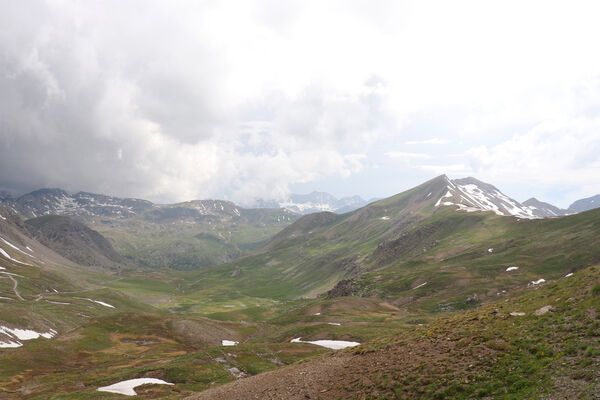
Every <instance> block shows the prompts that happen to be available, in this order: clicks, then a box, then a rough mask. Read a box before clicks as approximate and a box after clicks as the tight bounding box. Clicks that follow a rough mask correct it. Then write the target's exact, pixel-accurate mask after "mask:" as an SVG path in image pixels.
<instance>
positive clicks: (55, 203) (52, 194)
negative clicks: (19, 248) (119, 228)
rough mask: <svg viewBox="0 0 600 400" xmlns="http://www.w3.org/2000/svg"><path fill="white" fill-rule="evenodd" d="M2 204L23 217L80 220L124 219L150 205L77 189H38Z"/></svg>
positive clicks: (144, 201)
mask: <svg viewBox="0 0 600 400" xmlns="http://www.w3.org/2000/svg"><path fill="white" fill-rule="evenodd" d="M5 204H6V205H8V206H11V207H13V208H14V209H15V210H16V211H17V212H19V213H20V214H21V215H23V216H24V217H26V218H35V217H39V216H42V215H50V214H53V215H66V216H69V217H73V218H75V219H77V220H80V221H83V222H85V221H90V220H93V219H95V218H102V217H106V218H128V217H131V216H133V215H136V214H139V213H141V212H143V211H146V210H148V209H150V208H152V207H153V204H152V203H151V202H149V201H146V200H139V199H121V198H118V197H111V196H105V195H101V194H94V193H86V192H79V193H76V194H74V195H70V194H68V193H67V192H66V191H64V190H62V189H40V190H36V191H33V192H31V193H27V194H25V195H23V196H20V197H18V198H16V199H12V200H11V199H9V200H7V201H5Z"/></svg>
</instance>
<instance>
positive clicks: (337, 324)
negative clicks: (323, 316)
mask: <svg viewBox="0 0 600 400" xmlns="http://www.w3.org/2000/svg"><path fill="white" fill-rule="evenodd" d="M327 325H335V326H340V325H342V324H340V323H339V322H328V323H327Z"/></svg>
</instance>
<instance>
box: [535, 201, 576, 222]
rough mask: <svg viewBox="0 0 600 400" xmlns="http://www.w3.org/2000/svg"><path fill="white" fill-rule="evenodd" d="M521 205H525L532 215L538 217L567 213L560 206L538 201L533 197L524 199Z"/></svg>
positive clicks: (557, 215)
mask: <svg viewBox="0 0 600 400" xmlns="http://www.w3.org/2000/svg"><path fill="white" fill-rule="evenodd" d="M523 206H525V207H526V208H527V209H528V210H529V211H530V212H531V214H532V215H534V216H536V217H538V218H552V217H560V216H561V215H567V214H568V212H567V210H563V209H562V208H558V207H556V206H553V205H552V204H549V203H544V202H543V201H539V200H538V199H536V198H535V197H532V198H530V199H529V200H526V201H524V202H523ZM571 214H574V213H571Z"/></svg>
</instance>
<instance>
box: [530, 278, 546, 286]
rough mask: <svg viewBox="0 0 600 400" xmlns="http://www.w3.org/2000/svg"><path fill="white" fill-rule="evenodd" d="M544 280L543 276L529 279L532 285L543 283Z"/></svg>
mask: <svg viewBox="0 0 600 400" xmlns="http://www.w3.org/2000/svg"><path fill="white" fill-rule="evenodd" d="M544 282H546V280H545V279H544V278H540V279H538V280H537V281H531V284H532V285H539V284H540V283H544Z"/></svg>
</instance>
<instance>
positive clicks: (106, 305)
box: [79, 297, 116, 308]
mask: <svg viewBox="0 0 600 400" xmlns="http://www.w3.org/2000/svg"><path fill="white" fill-rule="evenodd" d="M79 298H81V297H79ZM83 300H87V301H91V302H92V303H97V304H100V305H101V306H104V307H108V308H116V307H115V306H113V305H111V304H108V303H105V302H103V301H100V300H93V299H88V298H87V297H86V298H83Z"/></svg>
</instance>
